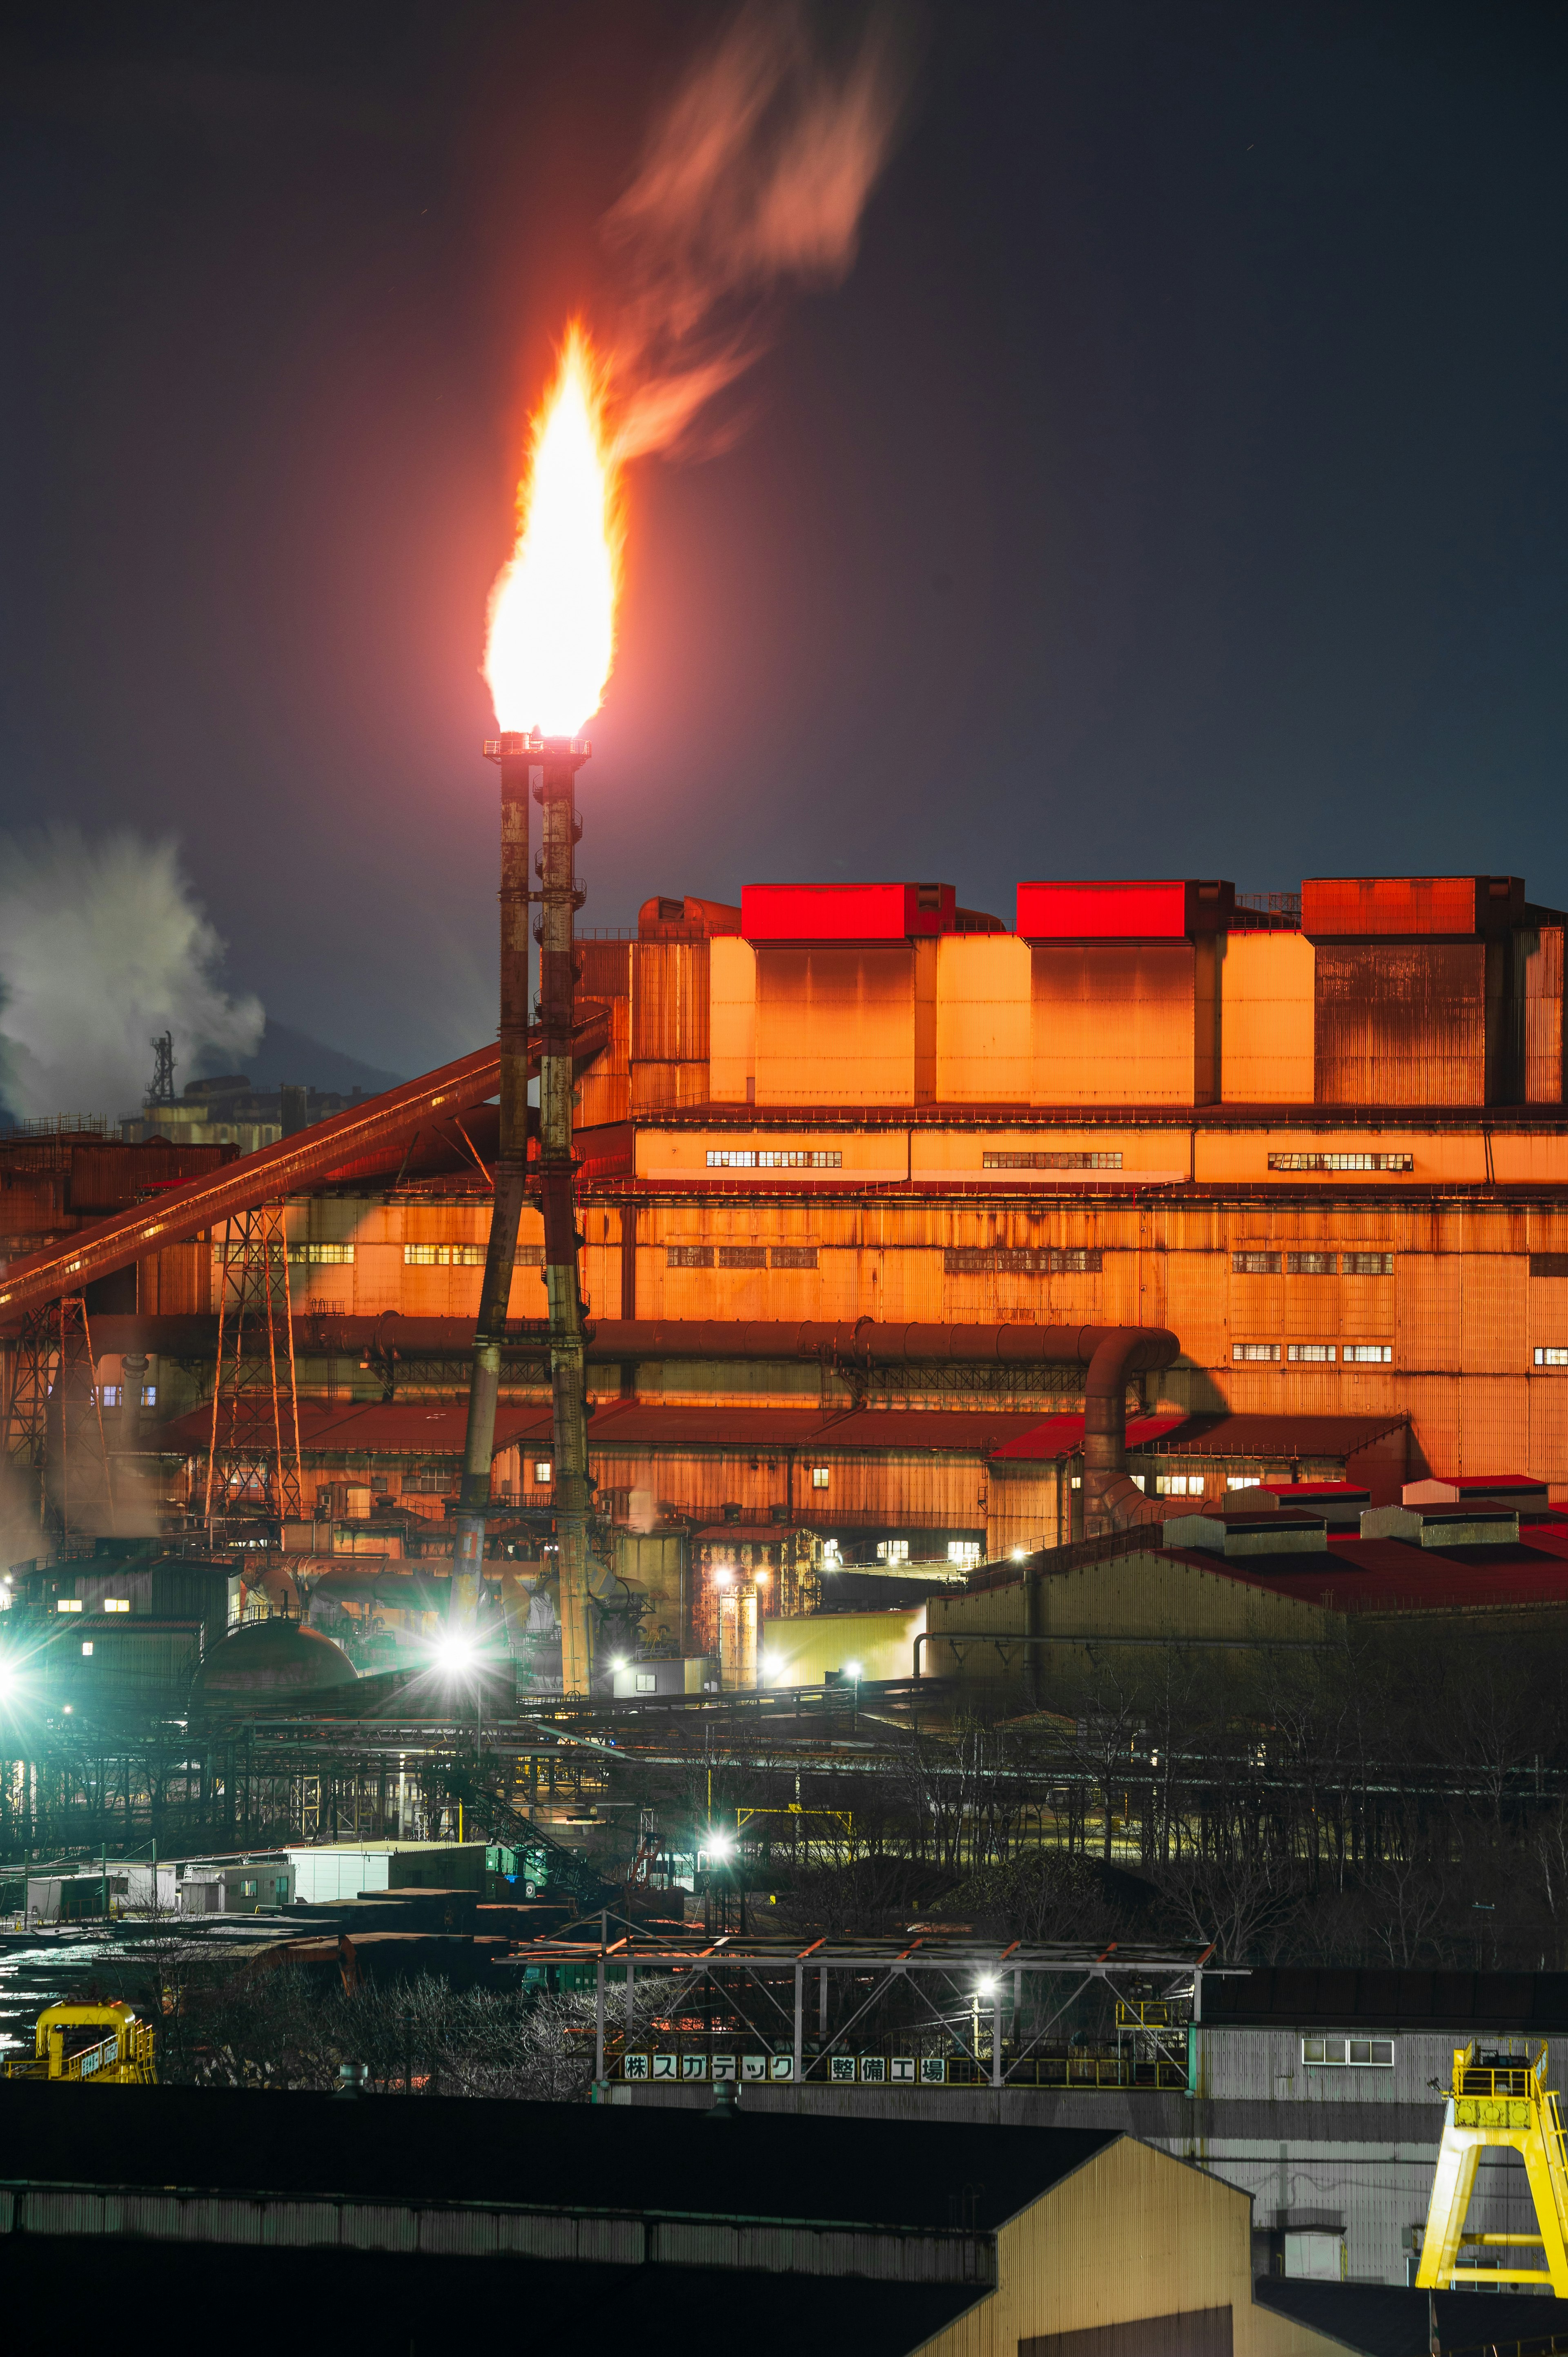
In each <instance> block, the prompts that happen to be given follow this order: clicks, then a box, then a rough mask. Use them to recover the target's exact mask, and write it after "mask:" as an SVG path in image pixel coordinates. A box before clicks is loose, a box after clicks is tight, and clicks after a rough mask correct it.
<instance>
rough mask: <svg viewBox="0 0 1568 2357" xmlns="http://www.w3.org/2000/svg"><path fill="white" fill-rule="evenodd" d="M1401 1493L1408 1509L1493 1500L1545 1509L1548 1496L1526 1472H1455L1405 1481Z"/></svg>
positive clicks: (1464, 1504)
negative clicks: (1423, 1479)
mask: <svg viewBox="0 0 1568 2357" xmlns="http://www.w3.org/2000/svg"><path fill="white" fill-rule="evenodd" d="M1549 1494H1550V1493H1549V1491H1548V1490H1547V1486H1546V1483H1545V1482H1544V1481H1538V1480H1535V1478H1534V1477H1533V1475H1531V1474H1529V1473H1454V1474H1450V1475H1448V1476H1446V1477H1444V1475H1442V1474H1437V1475H1434V1477H1433V1478H1432V1479H1431V1480H1425V1481H1407V1482H1406V1483H1405V1485H1404V1489H1403V1491H1402V1497H1403V1500H1404V1503H1405V1504H1406V1505H1407V1506H1468V1505H1474V1504H1475V1503H1477V1501H1479V1500H1482V1499H1492V1500H1495V1501H1496V1502H1497V1503H1498V1505H1499V1506H1500V1505H1520V1506H1542V1507H1544V1505H1545V1504H1546V1502H1547V1499H1548V1496H1549Z"/></svg>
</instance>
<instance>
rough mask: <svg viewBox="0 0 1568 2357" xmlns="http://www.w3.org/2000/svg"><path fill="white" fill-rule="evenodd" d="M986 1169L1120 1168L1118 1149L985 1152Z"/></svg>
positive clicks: (1120, 1159)
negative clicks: (1056, 1152) (1060, 1151)
mask: <svg viewBox="0 0 1568 2357" xmlns="http://www.w3.org/2000/svg"><path fill="white" fill-rule="evenodd" d="M982 1164H983V1168H985V1169H987V1170H1120V1169H1121V1168H1122V1156H1121V1152H1120V1149H1117V1150H1114V1151H1112V1152H1110V1153H1104V1154H1080V1153H1078V1152H1064V1153H1058V1154H1052V1153H1043V1154H1006V1153H1002V1154H987V1155H985V1156H983V1157H982Z"/></svg>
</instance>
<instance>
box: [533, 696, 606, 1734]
mask: <svg viewBox="0 0 1568 2357" xmlns="http://www.w3.org/2000/svg"><path fill="white" fill-rule="evenodd" d="M586 749H587V748H585V747H583V748H578V747H576V746H574V745H571V744H569V743H566V742H565V741H564V740H562V739H559V738H555V737H551V738H547V739H546V740H545V741H544V743H543V744H542V747H541V748H540V754H541V756H542V758H541V759H539V760H538V761H537V764H536V768H535V771H534V775H535V778H536V780H537V782H536V783H535V786H534V789H533V791H534V795H535V798H536V800H537V801H538V802H539V803H540V805H541V808H542V812H543V820H544V823H543V852H542V857H541V860H540V875H541V877H542V881H543V891H542V895H541V898H542V902H543V921H542V926H541V928H540V944H541V947H540V959H539V1021H540V1062H539V1142H540V1160H539V1178H540V1195H541V1200H542V1209H543V1212H544V1283H545V1290H546V1293H547V1296H548V1301H549V1317H550V1385H551V1394H552V1398H553V1408H554V1438H555V1544H556V1557H555V1560H556V1567H557V1571H558V1574H559V1597H558V1603H557V1609H558V1612H559V1615H560V1620H561V1684H562V1690H563V1692H564V1693H565V1694H568V1695H585V1694H586V1693H587V1692H588V1688H589V1681H590V1679H591V1676H592V1674H593V1620H592V1610H591V1607H590V1605H589V1601H588V1498H589V1489H588V1402H587V1365H586V1338H585V1333H584V1322H583V1297H582V1290H581V1286H580V1285H579V1282H578V1269H577V1248H578V1245H579V1243H580V1242H581V1238H580V1237H579V1235H578V1232H577V1209H576V1186H575V1162H574V1158H573V1152H572V1109H573V1108H572V1098H573V1082H574V1073H573V1067H572V1031H573V1012H574V1002H575V993H576V974H575V959H574V955H573V947H572V932H573V919H574V917H575V913H576V910H577V909H578V907H579V905H580V903H581V895H580V894H579V892H578V891H577V888H576V881H575V872H574V865H573V853H574V851H575V846H576V842H577V838H578V836H579V835H580V834H581V833H582V825H581V823H580V821H579V820H578V817H577V813H576V800H575V779H576V772H577V770H578V768H579V767H580V765H581V763H582V762H583V761H584V760H585V758H586Z"/></svg>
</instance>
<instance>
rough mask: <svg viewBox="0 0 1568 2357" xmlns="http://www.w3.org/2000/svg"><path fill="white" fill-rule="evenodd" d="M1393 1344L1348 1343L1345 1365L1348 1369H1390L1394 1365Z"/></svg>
mask: <svg viewBox="0 0 1568 2357" xmlns="http://www.w3.org/2000/svg"><path fill="white" fill-rule="evenodd" d="M1393 1356H1394V1351H1393V1344H1392V1343H1391V1342H1347V1343H1346V1345H1345V1364H1346V1365H1347V1366H1348V1367H1389V1366H1391V1365H1392V1364H1393Z"/></svg>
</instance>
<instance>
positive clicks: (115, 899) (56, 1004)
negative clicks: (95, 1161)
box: [0, 827, 263, 1118]
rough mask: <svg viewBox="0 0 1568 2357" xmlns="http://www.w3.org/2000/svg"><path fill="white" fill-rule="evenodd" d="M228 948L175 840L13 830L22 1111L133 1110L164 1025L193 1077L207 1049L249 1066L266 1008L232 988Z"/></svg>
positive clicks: (1, 847) (9, 862)
mask: <svg viewBox="0 0 1568 2357" xmlns="http://www.w3.org/2000/svg"><path fill="white" fill-rule="evenodd" d="M222 952H223V943H222V942H221V941H220V938H219V935H218V933H217V932H216V931H215V930H214V928H213V926H212V925H211V924H210V922H209V920H208V919H207V917H206V916H205V915H204V914H203V912H202V910H201V909H200V908H199V905H198V904H197V901H196V899H195V897H194V895H193V893H192V890H191V887H190V883H189V880H188V877H186V876H185V874H184V873H183V871H182V870H181V867H180V864H179V857H178V854H177V850H176V847H175V845H173V844H172V843H168V842H166V843H148V842H145V841H144V840H143V839H142V838H141V837H140V836H137V835H134V834H111V835H106V836H104V837H103V838H102V840H100V841H98V842H96V843H91V844H90V843H88V842H87V841H85V840H84V838H83V837H82V835H81V834H80V833H79V832H78V830H77V829H76V828H74V827H60V828H56V829H53V830H51V831H50V832H49V833H48V834H29V835H22V836H12V837H8V838H7V837H0V1096H3V1097H4V1099H5V1103H6V1104H7V1105H8V1106H9V1108H10V1110H11V1111H12V1113H13V1114H16V1115H18V1116H22V1117H28V1116H37V1115H46V1114H59V1113H87V1114H92V1113H99V1114H109V1115H110V1116H111V1118H113V1116H115V1115H117V1114H124V1113H127V1112H130V1111H131V1110H133V1109H134V1107H136V1106H137V1105H139V1104H140V1103H141V1099H142V1094H143V1091H144V1089H145V1086H146V1082H147V1079H148V1076H149V1074H150V1072H151V1070H152V1062H153V1054H152V1048H151V1046H150V1044H149V1043H150V1042H151V1040H152V1039H153V1038H154V1037H155V1036H156V1034H157V1033H159V1032H163V1031H172V1032H173V1034H174V1052H175V1058H176V1060H177V1063H178V1064H180V1065H181V1066H183V1068H184V1071H185V1073H186V1075H187V1076H188V1075H189V1073H190V1069H191V1065H192V1062H193V1061H194V1060H196V1059H197V1058H198V1057H199V1056H200V1055H201V1054H202V1053H203V1051H205V1052H206V1053H207V1054H209V1055H212V1054H216V1055H218V1056H219V1057H220V1058H221V1059H222V1060H223V1061H224V1062H225V1063H226V1064H227V1065H228V1066H229V1067H230V1068H231V1070H238V1069H240V1068H241V1063H240V1060H241V1059H242V1058H243V1057H245V1056H246V1055H248V1054H249V1053H250V1051H251V1049H253V1048H254V1047H255V1045H256V1043H257V1041H258V1040H259V1039H260V1038H261V1034H262V1024H263V1010H262V1005H261V1001H260V1000H259V999H256V998H252V997H245V998H239V999H232V998H230V997H228V996H226V995H225V994H224V992H223V991H222V990H221V989H220V986H219V985H218V982H217V980H216V979H215V969H216V968H217V966H218V963H219V961H220V958H221V956H222Z"/></svg>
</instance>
